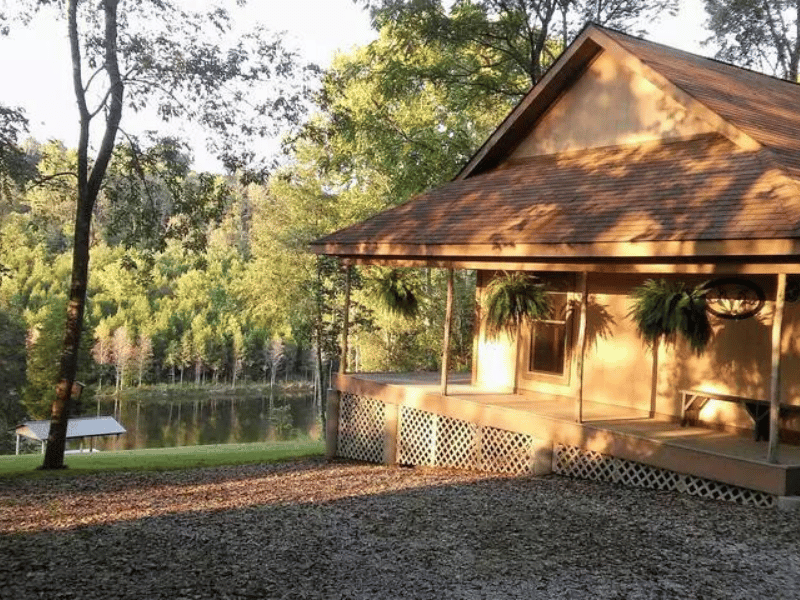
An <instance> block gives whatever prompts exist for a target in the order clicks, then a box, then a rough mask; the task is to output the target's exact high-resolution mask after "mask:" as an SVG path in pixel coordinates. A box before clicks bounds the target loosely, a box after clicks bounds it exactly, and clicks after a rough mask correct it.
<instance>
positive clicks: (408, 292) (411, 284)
mask: <svg viewBox="0 0 800 600" xmlns="http://www.w3.org/2000/svg"><path fill="white" fill-rule="evenodd" d="M370 279H371V281H370V283H371V285H370V288H371V290H370V292H369V295H370V297H371V298H372V299H373V300H375V301H376V302H377V303H378V304H379V305H380V306H381V307H382V308H383V309H384V310H386V311H387V312H389V313H391V314H393V315H396V316H400V317H405V318H406V319H413V318H415V317H416V316H417V314H419V291H418V289H417V282H416V281H415V280H414V279H413V277H411V276H409V275H408V273H406V272H405V271H404V270H403V269H376V270H375V271H374V272H373V276H372V277H371V278H370Z"/></svg>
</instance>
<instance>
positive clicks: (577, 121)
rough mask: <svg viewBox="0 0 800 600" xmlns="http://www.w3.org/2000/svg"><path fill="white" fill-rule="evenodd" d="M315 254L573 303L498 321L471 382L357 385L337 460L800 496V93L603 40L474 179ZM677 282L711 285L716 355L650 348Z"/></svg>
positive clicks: (503, 137)
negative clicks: (655, 294)
mask: <svg viewBox="0 0 800 600" xmlns="http://www.w3.org/2000/svg"><path fill="white" fill-rule="evenodd" d="M312 250H313V251H315V252H317V253H320V254H328V255H335V256H338V257H341V259H342V260H343V261H344V263H345V264H358V265H370V264H379V265H394V266H426V267H431V266H433V267H439V268H445V269H473V270H476V271H477V274H478V286H477V287H478V290H477V295H478V301H479V302H478V304H479V305H480V299H481V296H482V294H483V291H484V290H485V288H486V285H487V284H488V283H489V282H490V281H491V279H492V278H493V277H495V276H496V274H497V273H498V272H501V271H525V272H531V273H534V274H536V276H537V277H540V278H541V279H542V280H543V281H544V282H546V284H547V289H548V290H549V294H550V295H551V299H552V302H553V303H554V305H556V306H560V307H562V308H563V310H560V311H557V312H556V313H555V314H554V316H553V318H552V319H551V320H548V321H546V322H537V323H535V324H534V325H532V326H526V327H523V330H521V331H519V332H517V335H514V336H508V337H506V338H505V339H499V340H498V339H490V338H489V337H487V336H486V332H485V327H483V326H479V327H477V328H476V331H475V345H474V348H475V351H474V356H473V369H472V373H471V375H470V376H469V377H467V378H466V379H464V378H463V377H461V378H453V377H452V376H450V375H449V374H448V373H447V367H446V362H447V361H446V360H445V361H444V362H445V367H444V372H443V374H442V376H441V381H440V380H439V376H438V375H436V374H434V375H433V376H431V377H428V378H425V377H424V376H423V375H420V374H416V375H408V376H402V375H388V374H384V375H379V374H371V375H370V374H354V373H344V374H341V375H340V376H339V377H338V379H337V381H336V384H335V386H336V388H337V389H336V391H335V393H334V394H333V395H332V403H333V409H332V410H333V413H332V416H333V425H332V431H331V438H332V440H333V441H332V442H331V443H332V444H334V446H333V448H332V452H333V451H334V450H335V452H336V453H338V454H341V455H345V456H352V457H354V458H365V459H368V460H376V461H386V462H400V463H408V464H444V465H449V466H465V467H470V468H486V469H495V470H511V471H515V472H535V473H539V472H547V471H549V470H550V469H553V468H554V469H555V470H556V471H557V472H564V473H567V474H573V475H578V476H586V477H595V478H600V479H603V478H605V479H611V480H614V481H620V482H622V483H631V482H632V480H642V481H644V480H646V481H648V482H651V483H652V482H655V485H656V486H657V487H658V486H659V485H662V486H666V487H669V486H670V485H671V486H672V488H671V489H684V491H685V490H686V489H689V491H691V490H692V489H695V488H697V489H700V488H702V489H703V490H706V491H703V494H705V495H708V496H711V497H720V498H732V499H739V500H741V499H742V498H753V497H757V498H758V500H757V501H756V502H757V503H759V502H760V503H766V504H770V503H774V502H775V500H774V499H775V498H785V497H790V496H797V495H800V447H798V446H797V441H798V439H800V410H799V409H800V335H799V334H800V303H798V299H799V298H800V261H798V256H800V255H799V254H798V250H800V86H798V85H797V84H794V83H790V82H786V81H783V80H779V79H775V78H772V77H769V76H765V75H762V74H759V73H755V72H752V71H749V70H745V69H741V68H738V67H734V66H731V65H728V64H724V63H722V62H718V61H715V60H711V59H707V58H703V57H700V56H696V55H693V54H689V53H686V52H682V51H679V50H676V49H673V48H669V47H666V46H662V45H659V44H655V43H651V42H648V41H644V40H642V39H638V38H635V37H631V36H628V35H624V34H622V33H619V32H616V31H612V30H609V29H605V28H603V27H599V26H596V25H590V26H588V27H587V28H586V29H584V31H583V32H582V33H581V34H580V35H579V36H578V38H577V39H576V40H575V41H574V42H573V43H572V44H571V45H570V46H569V47H568V48H567V49H566V51H565V52H564V53H563V54H562V55H561V57H560V58H559V59H558V60H557V61H556V63H555V64H554V65H553V67H552V68H551V69H550V70H549V71H548V72H547V73H546V75H545V76H544V78H543V79H542V80H541V81H540V82H539V83H538V84H537V85H536V86H534V87H533V88H532V89H531V90H530V92H529V93H528V94H527V95H526V96H525V97H524V98H523V99H522V101H521V102H520V103H519V104H518V105H517V106H516V107H515V108H514V110H513V111H512V112H511V114H510V115H509V116H508V117H507V118H506V119H505V121H503V123H501V124H500V126H499V127H498V128H497V130H496V131H495V132H494V133H493V134H492V135H491V136H490V137H489V139H488V140H487V141H486V142H485V143H484V145H483V146H482V147H481V148H480V149H479V150H478V152H477V153H476V154H475V155H474V156H473V157H472V159H471V160H470V161H469V163H468V164H467V165H466V166H465V167H464V168H463V170H462V171H461V172H460V173H459V174H458V176H457V177H456V178H455V179H454V180H453V181H452V182H450V183H448V184H446V185H443V186H442V187H439V188H437V189H433V190H431V191H428V192H426V193H423V194H421V195H419V196H417V197H416V198H413V199H412V200H411V201H409V202H407V203H405V204H403V205H401V206H398V207H395V208H392V209H389V210H386V211H384V212H382V213H380V214H378V215H376V216H374V217H372V218H370V219H368V220H366V221H364V222H361V223H357V224H354V225H352V226H350V227H347V228H345V229H342V230H340V231H337V232H335V233H332V234H331V235H328V236H327V237H324V238H322V239H320V240H317V241H316V242H315V243H314V244H312ZM653 278H664V279H667V280H673V281H681V282H683V283H685V284H687V285H691V286H696V285H700V284H705V285H706V287H707V288H708V289H709V293H708V300H709V311H710V312H711V315H710V319H711V324H712V326H713V332H714V335H713V338H712V341H711V343H710V345H709V346H708V348H707V349H706V351H705V352H704V353H703V354H702V355H699V356H698V355H697V354H695V353H693V352H692V351H691V350H690V349H689V348H688V347H687V345H686V344H685V343H683V342H681V341H678V342H677V343H675V344H661V345H657V346H652V345H648V344H646V343H644V342H643V341H642V339H641V338H640V337H639V335H638V334H637V330H636V326H635V324H634V322H633V321H632V320H631V319H630V317H629V313H630V310H631V291H632V290H633V289H634V288H635V287H636V286H639V285H641V284H642V283H643V282H644V281H646V280H647V279H653ZM478 322H479V323H480V322H481V321H480V319H479V320H478ZM337 411H338V416H337ZM687 420H688V421H689V424H688V425H686V421H687ZM682 425H685V426H682ZM756 438H758V439H756ZM765 438H766V439H765ZM627 471H630V472H631V473H634V475H619V473H623V472H627ZM609 473H611V474H609ZM667 480H670V481H673V480H674V482H673V483H671V484H669V485H668V484H665V483H663V482H664V481H667ZM659 482H661V483H659ZM715 486H717V487H715ZM719 486H723V487H722V488H720V487H719ZM725 486H727V487H725ZM707 490H716V491H711V492H708V491H707ZM719 490H722V491H719ZM731 490H733V491H731Z"/></svg>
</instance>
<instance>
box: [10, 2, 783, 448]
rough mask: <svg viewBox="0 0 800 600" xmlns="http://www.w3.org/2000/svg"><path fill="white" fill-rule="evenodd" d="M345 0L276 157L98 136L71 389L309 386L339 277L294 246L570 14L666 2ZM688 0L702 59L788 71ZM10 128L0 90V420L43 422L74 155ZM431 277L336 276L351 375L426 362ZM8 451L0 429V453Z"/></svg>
mask: <svg viewBox="0 0 800 600" xmlns="http://www.w3.org/2000/svg"><path fill="white" fill-rule="evenodd" d="M361 4H364V7H365V10H370V11H371V15H372V17H373V24H374V27H375V28H376V30H377V38H376V40H375V41H374V42H372V43H370V44H369V45H367V46H364V47H361V48H356V49H354V50H352V51H351V52H349V53H346V54H342V55H339V56H338V57H337V58H336V59H335V60H334V61H333V63H332V64H331V66H330V67H329V68H328V69H326V70H325V71H321V70H318V69H313V68H311V67H308V66H304V65H301V59H300V58H299V57H298V56H297V55H291V56H290V59H289V63H291V64H290V67H291V69H290V68H289V66H285V68H286V69H289V70H291V71H292V73H293V75H294V76H295V77H297V73H300V72H301V71H302V73H303V76H304V77H312V78H313V79H314V81H313V82H312V83H313V84H312V85H309V86H308V87H307V88H306V91H305V92H304V95H303V97H302V98H300V100H299V104H298V106H300V107H301V108H300V109H298V110H297V112H293V113H291V114H289V112H290V111H284V113H285V114H282V115H281V117H280V118H281V119H283V120H284V121H285V122H290V124H291V127H289V128H288V129H287V130H286V131H288V133H284V136H283V145H282V151H281V153H280V156H277V157H272V158H271V159H270V160H269V161H265V162H263V163H262V165H261V167H260V168H252V167H250V166H248V165H246V164H245V163H244V162H238V161H235V160H233V159H231V155H230V154H225V156H226V158H228V159H229V160H227V161H226V163H225V164H226V167H227V172H226V173H225V174H220V173H204V172H196V171H194V170H193V168H192V149H191V148H190V147H189V146H188V145H187V144H186V142H184V141H181V140H178V139H176V138H171V137H161V138H154V139H153V140H148V141H142V140H140V139H136V138H133V137H131V136H127V135H121V136H118V137H117V139H116V142H115V145H114V148H113V152H112V155H111V160H110V162H109V163H108V168H107V171H106V172H105V177H104V179H103V181H102V185H101V186H100V188H99V193H98V196H97V201H96V203H95V204H94V206H93V207H92V210H91V215H90V217H91V231H90V233H89V247H90V248H89V249H90V257H91V264H90V276H89V279H88V286H87V290H86V298H85V303H86V305H85V312H84V313H83V323H82V327H83V335H82V336H81V344H80V351H79V353H78V370H77V375H76V379H77V380H79V381H81V382H83V383H85V384H86V385H87V389H88V390H91V391H92V392H96V391H98V390H100V391H102V390H105V391H110V390H116V391H119V390H121V389H123V388H126V387H141V386H152V385H156V384H170V385H178V386H179V385H182V384H190V383H191V384H193V385H202V384H207V383H208V384H217V385H221V384H225V385H229V386H231V387H235V386H237V385H241V384H243V383H244V382H248V381H260V382H270V381H273V382H274V380H275V378H276V377H291V378H301V379H306V380H313V381H314V382H315V385H314V387H315V389H316V390H320V392H319V393H322V392H321V390H323V389H324V388H325V387H326V383H325V378H326V377H328V376H329V374H330V372H331V371H332V370H335V369H336V366H337V362H338V354H339V343H340V340H339V336H340V327H341V323H342V317H343V315H342V310H343V306H344V299H343V292H344V285H343V281H344V270H343V269H342V266H341V265H339V264H338V263H337V262H336V261H334V260H331V259H328V258H325V257H319V256H315V255H313V254H311V253H310V252H309V251H308V244H309V242H311V241H312V240H315V239H317V238H319V237H321V236H322V235H325V234H327V233H329V232H331V231H334V230H336V229H338V228H341V227H344V226H346V225H348V224H350V223H353V222H356V221H358V220H361V219H364V218H367V217H368V216H370V215H372V214H374V213H376V212H378V211H380V210H382V209H384V208H386V207H388V206H392V205H395V204H399V203H402V202H404V201H405V200H407V199H408V198H410V197H412V196H413V195H414V194H417V193H419V192H421V191H423V190H426V189H428V188H430V187H432V186H435V185H439V184H441V183H443V182H446V181H448V180H449V179H451V178H452V177H453V176H454V175H455V174H456V173H457V172H458V170H459V169H460V167H461V166H462V165H463V164H464V163H465V162H466V161H467V160H468V158H469V157H470V156H471V155H472V153H473V152H475V151H476V150H477V148H479V147H480V145H481V143H482V142H483V140H484V139H485V138H486V136H487V135H488V134H489V133H491V131H492V130H493V129H494V128H495V127H496V126H497V124H498V123H500V122H501V121H502V120H503V118H504V117H505V115H506V114H507V113H508V111H509V110H510V108H511V107H513V106H514V104H515V103H516V102H517V101H518V100H519V99H520V98H521V97H522V95H523V94H524V93H525V92H526V91H527V90H528V89H529V87H530V86H531V85H532V84H533V83H535V82H536V81H538V79H539V78H541V76H542V75H543V73H545V72H546V69H547V68H548V66H549V65H550V64H551V63H552V62H553V61H554V60H555V59H556V58H557V56H558V54H559V53H560V52H561V50H562V49H563V48H564V47H565V45H566V43H567V42H569V41H570V40H571V39H572V38H573V37H574V36H575V35H576V34H577V32H578V31H580V28H581V27H582V26H583V24H585V23H586V22H587V21H588V20H594V21H596V22H600V23H601V24H606V25H609V26H612V27H615V28H618V29H622V30H628V31H631V32H633V33H642V32H643V31H644V29H646V28H643V27H642V26H641V24H643V23H644V24H647V23H648V22H649V21H650V20H652V17H653V16H654V15H657V14H658V13H659V12H660V11H662V10H669V9H670V8H674V7H675V6H676V2H675V1H673V0H645V1H639V2H630V1H625V0H610V1H609V2H606V3H595V2H581V1H579V0H574V1H572V2H554V1H553V2H547V1H542V0H540V1H533V0H526V1H525V2H517V3H506V2H498V1H493V0H483V1H478V0H470V1H467V0H463V1H458V2H454V3H443V2H441V1H439V0H424V1H417V2H396V1H389V0H385V1H383V2H380V1H369V2H362V3H361ZM746 4H748V3H747V2H743V3H742V6H744V5H746ZM766 4H771V3H766ZM775 4H776V5H777V3H775ZM706 6H707V10H708V13H709V25H710V26H711V27H712V28H713V27H716V29H713V30H712V32H713V33H714V34H715V35H717V36H718V42H719V43H718V47H720V48H721V50H720V56H722V57H723V58H726V59H728V60H733V61H738V62H740V63H743V64H747V60H750V59H752V57H753V56H754V53H753V52H752V51H751V50H752V48H759V49H761V50H762V52H761V53H760V55H762V56H767V57H768V56H772V57H773V59H774V60H773V63H772V64H770V65H753V64H749V65H748V66H755V67H759V68H769V67H771V68H772V69H773V71H775V72H776V73H778V74H779V75H781V76H785V77H789V78H791V77H792V75H794V78H796V72H797V61H796V60H794V62H792V61H791V60H788V59H787V60H784V57H783V56H782V55H781V53H780V52H779V53H777V54H776V53H774V52H773V53H772V54H770V52H769V49H770V48H772V47H775V42H774V40H770V39H769V38H768V35H767V34H766V33H765V32H766V31H768V29H769V28H768V27H767V26H766V25H765V26H764V27H763V28H762V30H761V32H760V33H759V32H758V31H755V25H754V23H755V21H753V22H745V21H742V20H739V21H737V22H739V23H740V27H743V28H749V29H748V31H738V32H737V31H735V30H734V27H733V25H732V23H733V22H734V19H733V17H732V16H731V14H732V13H731V11H732V10H734V9H733V8H731V7H730V6H726V7H722V6H721V5H720V3H717V2H715V1H713V0H707V2H706ZM543 9H547V10H543ZM723 9H724V10H723ZM745 9H746V7H745ZM745 9H742V10H745ZM726 10H727V11H728V12H727V13H725V11H726ZM723 13H725V14H723ZM790 16H791V15H790ZM764 19H766V16H765V17H764ZM793 19H794V21H793V22H795V23H796V22H797V17H796V15H794V17H793ZM764 22H765V23H766V20H765V21H764ZM789 25H791V23H789ZM787 31H791V28H790V27H787V28H786V29H785V30H784V37H786V36H788V35H789V34H788V33H786V32H787ZM737 35H738V37H736V36H737ZM759 35H760V36H761V37H759ZM748 36H749V37H748ZM736 39H738V40H740V41H741V44H740V45H739V46H737V45H736V43H735V40H736ZM786 41H787V40H786V39H785V40H784V42H786ZM788 41H789V42H792V43H793V44H794V45H795V48H796V41H795V40H788ZM744 43H747V44H750V46H749V47H748V48H750V50H748V49H747V48H744V49H742V44H744ZM777 47H778V48H779V49H780V51H781V52H782V51H783V49H784V48H785V47H786V44H784V45H782V46H777ZM737 52H738V54H737ZM797 54H798V53H797V52H794V54H793V55H792V56H794V57H795V58H796V55H797ZM289 63H287V65H288V64H289ZM784 67H785V68H784ZM781 69H783V70H781ZM139 100H141V99H139ZM141 101H142V102H143V101H144V100H141ZM273 106H277V105H276V104H273ZM279 120H280V119H279ZM24 124H25V118H24V110H23V109H22V108H16V107H5V106H3V105H2V104H0V219H2V221H1V223H0V353H1V354H0V381H2V382H3V383H4V385H3V386H2V389H0V429H2V431H3V432H7V431H9V430H10V429H11V428H12V427H13V425H14V424H15V423H16V422H18V421H19V420H21V419H22V418H25V417H29V418H48V417H49V415H50V407H51V404H52V403H53V398H54V389H55V385H56V382H57V381H58V379H59V376H58V373H59V360H60V355H61V351H62V346H63V344H64V323H65V319H66V316H67V304H68V297H69V293H70V292H69V290H70V276H71V273H72V270H73V262H72V261H73V259H72V250H73V246H74V245H75V235H76V232H75V223H76V219H75V211H76V201H75V198H76V197H77V196H78V191H79V190H78V189H77V181H78V179H76V178H75V177H74V176H73V175H72V174H74V173H76V172H79V171H80V169H81V157H80V155H79V153H78V152H77V151H76V150H75V149H73V148H70V147H67V146H65V145H64V144H62V143H60V142H54V141H46V140H34V139H31V138H30V137H27V136H26V135H25V127H24ZM243 129H248V128H246V127H239V130H240V131H241V130H243ZM249 129H250V131H248V132H247V133H250V134H254V133H255V134H264V133H265V130H261V129H256V128H249ZM228 141H229V140H226V143H227V142H228ZM225 148H226V150H227V149H228V146H226V147H225ZM391 277H395V278H402V281H403V284H404V285H405V286H407V288H408V289H409V290H411V291H413V293H414V295H415V296H416V297H417V298H419V299H420V303H419V310H418V311H417V313H416V314H415V315H413V316H404V315H401V314H397V313H395V312H392V311H391V310H389V309H387V308H386V303H385V302H384V301H383V300H384V299H383V298H382V297H381V294H382V292H381V290H382V289H384V288H385V286H384V285H383V284H385V282H386V280H387V278H391ZM474 286H475V279H474V273H470V272H460V273H457V274H456V296H455V313H454V319H455V321H454V324H453V341H452V353H453V356H452V359H451V364H453V365H454V367H455V368H457V369H467V368H468V367H469V364H470V353H471V347H472V327H473V319H474V314H475V307H474ZM445 288H446V274H445V273H443V272H441V271H439V270H436V269H427V270H423V269H413V270H412V269H409V270H404V271H401V272H389V271H388V270H387V269H381V268H377V267H374V268H357V269H355V271H354V279H353V304H352V307H351V316H350V321H351V324H352V325H351V330H350V344H349V346H350V358H349V361H350V364H351V365H352V367H353V368H355V369H357V370H361V371H379V370H386V371H392V370H396V371H409V370H421V369H427V370H433V369H437V368H438V367H439V363H440V361H441V343H442V341H441V339H442V338H441V336H442V330H443V321H444V303H445V302H444V297H445V295H446V289H445ZM4 435H5V433H4ZM10 443H11V437H10V435H9V436H8V437H7V438H6V437H4V438H3V440H2V445H0V452H2V451H7V450H8V448H9V444H10Z"/></svg>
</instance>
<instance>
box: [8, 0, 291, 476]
mask: <svg viewBox="0 0 800 600" xmlns="http://www.w3.org/2000/svg"><path fill="white" fill-rule="evenodd" d="M51 4H53V2H51V1H50V0H28V1H27V2H22V3H19V5H18V6H17V7H15V8H16V10H17V11H18V17H19V18H25V17H28V16H29V15H30V13H31V12H33V13H35V12H38V11H40V10H41V9H43V8H44V7H48V6H49V5H51ZM57 5H58V7H59V8H61V7H64V8H65V9H66V11H65V13H66V28H67V33H68V38H69V44H70V56H71V60H72V74H73V84H74V92H75V97H76V100H77V104H78V109H79V114H80V116H79V125H80V133H79V137H78V147H77V169H76V173H75V174H76V181H77V202H76V211H75V237H74V243H73V260H72V276H71V282H70V289H69V301H68V306H67V318H66V328H65V336H64V343H63V349H62V352H61V360H60V367H59V376H58V379H59V381H58V386H57V393H56V397H55V400H54V401H53V405H52V416H51V425H50V435H49V437H48V444H47V451H46V453H45V458H44V463H43V465H42V467H43V468H45V469H56V468H61V467H63V465H64V447H65V441H66V429H67V418H68V415H69V407H70V401H71V398H70V390H71V388H72V383H73V381H74V379H75V373H76V369H77V358H78V348H79V345H80V340H81V334H82V323H83V315H84V311H85V307H86V292H87V286H88V273H89V242H90V233H91V222H92V214H93V210H94V206H95V203H96V201H97V198H98V195H99V194H100V190H101V187H102V185H103V181H104V179H105V176H106V172H107V170H108V167H109V163H110V161H111V158H112V154H113V151H114V146H115V141H116V138H117V135H118V134H119V133H120V132H121V129H120V125H121V122H122V116H123V111H124V109H125V107H127V108H128V109H130V110H133V111H137V110H141V109H143V108H145V107H152V108H153V109H155V111H156V112H157V113H158V115H159V116H161V117H162V118H163V119H165V120H170V119H176V118H187V119H194V120H196V121H198V122H200V123H201V124H202V125H204V126H206V127H207V128H209V129H210V130H212V131H213V132H215V133H216V134H217V137H216V140H217V141H216V142H215V143H214V146H213V147H214V149H215V150H216V151H217V152H218V154H219V155H220V157H221V158H222V159H223V161H224V163H225V165H226V166H228V167H229V168H237V167H241V166H243V165H245V164H246V162H247V160H248V159H252V158H253V151H252V150H250V149H245V148H243V147H242V146H241V145H239V146H237V145H235V144H236V142H237V141H240V140H241V136H242V135H245V136H252V135H265V134H267V133H269V132H271V131H272V126H273V124H274V122H275V119H277V120H281V119H283V120H292V119H295V118H297V116H298V114H299V111H300V110H301V107H302V104H301V102H300V100H301V96H302V89H299V88H300V87H301V86H299V87H298V88H297V89H294V90H288V89H283V90H281V92H282V93H280V94H277V95H274V96H269V97H266V98H263V99H262V100H263V101H258V100H257V99H256V94H257V93H258V91H270V92H272V91H274V89H275V88H274V86H268V85H260V84H261V83H263V82H265V81H268V80H270V79H275V78H279V79H282V80H284V81H288V80H289V78H290V77H292V76H293V75H294V73H295V69H294V64H295V57H294V56H293V55H292V53H290V52H287V51H285V50H284V48H283V47H282V45H281V43H280V41H279V40H278V39H275V38H272V37H266V34H265V32H264V31H255V32H253V33H252V34H247V35H243V36H241V37H239V39H238V41H237V42H236V43H235V44H234V45H233V46H232V47H230V48H223V47H221V46H220V45H219V44H216V43H215V42H214V40H219V39H221V38H222V37H223V36H224V34H226V33H227V32H228V31H230V26H231V24H230V19H229V15H228V13H227V11H225V10H224V9H222V8H213V9H211V10H210V11H209V12H207V13H199V12H192V11H187V10H183V9H181V8H180V7H179V5H178V3H177V2H175V3H173V2H170V1H168V0H163V1H159V2H145V1H143V0H99V1H98V2H92V3H89V2H82V1H81V0H61V1H59V2H58V3H57ZM0 18H1V19H2V22H0V32H3V31H7V29H8V25H7V17H6V15H5V13H4V14H3V15H0ZM245 109H247V110H248V111H250V112H251V113H252V114H251V115H249V116H250V117H252V118H248V119H246V120H242V112H243V111H244V110H245ZM97 119H101V120H102V121H103V124H102V127H101V136H100V137H101V139H100V142H99V143H98V144H97V145H96V146H93V145H92V143H91V140H90V137H91V133H92V132H93V131H94V129H93V127H92V126H93V123H94V122H95V120H97ZM234 123H239V124H240V127H238V128H235V127H233V126H232V124H234ZM123 133H124V132H123ZM127 137H128V139H129V140H130V141H132V142H133V143H134V145H136V144H137V141H136V140H135V138H133V137H132V136H127ZM93 148H96V151H94V156H90V151H92V150H93ZM237 150H239V151H237ZM240 151H241V152H240Z"/></svg>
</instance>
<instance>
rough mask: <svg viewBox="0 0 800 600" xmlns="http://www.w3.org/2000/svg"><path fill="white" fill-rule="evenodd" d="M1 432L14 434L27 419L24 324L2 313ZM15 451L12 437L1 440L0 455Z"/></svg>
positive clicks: (0, 349)
mask: <svg viewBox="0 0 800 600" xmlns="http://www.w3.org/2000/svg"><path fill="white" fill-rule="evenodd" d="M0 381H2V382H3V385H2V387H0V432H7V431H11V430H13V428H14V426H15V425H16V424H17V423H18V422H19V421H20V419H22V417H23V416H24V412H25V411H24V410H23V408H22V404H21V403H20V396H21V392H22V387H23V384H24V382H25V324H24V322H23V321H22V319H21V318H20V317H19V315H16V314H14V313H12V312H10V311H6V310H2V309H0ZM11 450H13V446H12V443H11V436H6V435H3V436H2V437H0V453H2V454H5V453H6V452H9V451H11Z"/></svg>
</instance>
